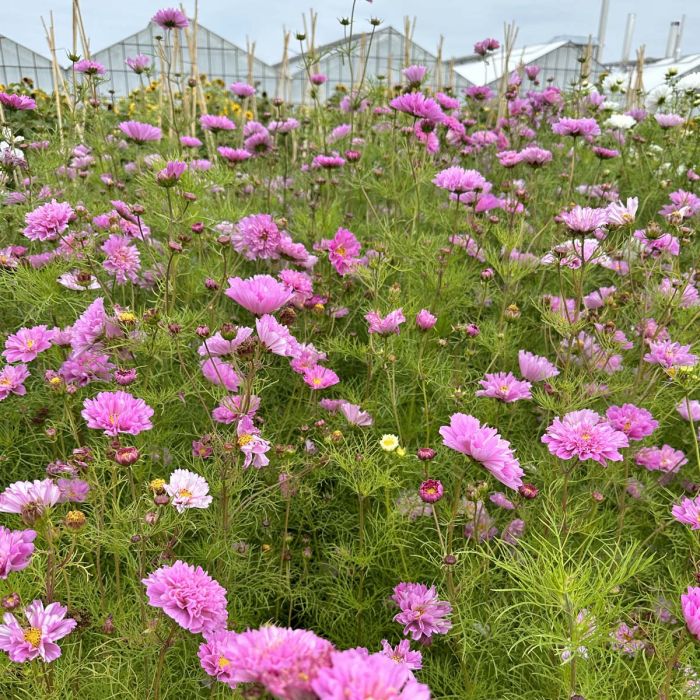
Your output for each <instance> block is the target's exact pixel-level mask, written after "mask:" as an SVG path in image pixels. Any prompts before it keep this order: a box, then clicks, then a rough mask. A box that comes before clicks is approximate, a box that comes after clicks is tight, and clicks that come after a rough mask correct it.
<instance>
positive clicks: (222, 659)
mask: <svg viewBox="0 0 700 700" xmlns="http://www.w3.org/2000/svg"><path fill="white" fill-rule="evenodd" d="M230 665H231V662H230V661H229V660H228V659H227V658H226V657H225V656H220V657H219V668H226V667H227V666H230Z"/></svg>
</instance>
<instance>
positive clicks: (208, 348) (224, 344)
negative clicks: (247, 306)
mask: <svg viewBox="0 0 700 700" xmlns="http://www.w3.org/2000/svg"><path fill="white" fill-rule="evenodd" d="M251 335H253V329H252V328H248V327H247V326H240V327H239V328H237V329H236V335H235V336H234V337H233V338H232V339H231V340H226V339H225V338H224V337H223V336H222V335H221V333H215V334H214V335H212V336H211V337H210V338H207V339H206V340H205V341H204V342H203V343H202V344H201V345H200V346H199V348H197V352H198V353H199V354H200V355H201V356H202V357H209V356H211V357H218V356H221V355H235V354H236V351H237V350H238V348H239V347H240V346H241V345H242V344H243V343H244V342H245V341H246V340H248V338H250V336H251Z"/></svg>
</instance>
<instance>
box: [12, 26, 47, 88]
mask: <svg viewBox="0 0 700 700" xmlns="http://www.w3.org/2000/svg"><path fill="white" fill-rule="evenodd" d="M25 78H27V79H29V80H31V83H32V87H34V88H40V89H41V90H46V91H47V92H50V91H51V90H53V82H52V80H51V61H50V60H49V59H48V58H45V57H44V56H42V55H41V54H38V53H37V52H36V51H32V50H31V49H28V48H27V47H26V46H22V45H21V44H18V43H17V42H16V41H12V39H9V38H8V37H6V36H3V35H1V34H0V84H2V85H10V84H11V83H19V82H21V81H22V80H23V79H25Z"/></svg>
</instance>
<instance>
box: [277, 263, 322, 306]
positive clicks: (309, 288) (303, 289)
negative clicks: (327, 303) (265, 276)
mask: <svg viewBox="0 0 700 700" xmlns="http://www.w3.org/2000/svg"><path fill="white" fill-rule="evenodd" d="M279 278H280V280H282V282H284V284H286V285H287V287H289V288H290V289H291V290H292V292H293V293H294V297H293V298H292V303H293V304H294V306H297V307H298V308H302V307H303V305H304V304H305V303H306V302H307V301H308V300H309V299H311V297H312V296H313V293H314V286H313V284H314V283H313V280H312V279H311V277H310V276H309V275H308V274H307V273H306V272H299V271H298V270H291V269H289V268H287V269H286V270H280V273H279Z"/></svg>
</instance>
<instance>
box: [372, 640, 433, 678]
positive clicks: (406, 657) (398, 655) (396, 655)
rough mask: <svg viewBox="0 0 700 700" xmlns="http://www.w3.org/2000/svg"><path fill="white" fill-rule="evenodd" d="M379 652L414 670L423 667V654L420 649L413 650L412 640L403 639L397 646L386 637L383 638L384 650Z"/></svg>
mask: <svg viewBox="0 0 700 700" xmlns="http://www.w3.org/2000/svg"><path fill="white" fill-rule="evenodd" d="M379 653H380V654H383V655H384V656H386V657H387V658H389V659H391V660H392V661H395V662H396V663H397V664H403V665H404V666H405V667H406V668H409V669H411V670H412V671H420V669H421V668H423V655H422V654H421V653H420V652H419V651H412V650H411V642H409V641H408V639H402V640H401V641H400V642H399V643H398V644H397V645H396V646H395V647H392V646H391V644H389V642H388V641H387V640H386V639H382V650H381V651H380V652H379Z"/></svg>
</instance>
